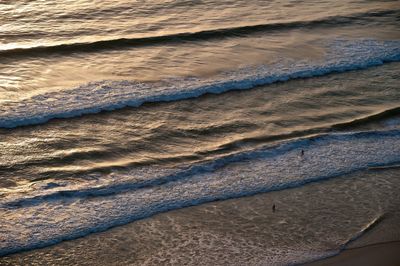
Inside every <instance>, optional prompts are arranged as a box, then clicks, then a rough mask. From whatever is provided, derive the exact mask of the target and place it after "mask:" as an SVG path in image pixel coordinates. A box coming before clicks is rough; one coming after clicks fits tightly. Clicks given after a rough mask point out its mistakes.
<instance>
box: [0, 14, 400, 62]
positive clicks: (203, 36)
mask: <svg viewBox="0 0 400 266" xmlns="http://www.w3.org/2000/svg"><path fill="white" fill-rule="evenodd" d="M399 15H400V10H382V11H375V12H364V13H358V14H353V15H348V16H331V17H326V18H321V19H317V20H311V21H293V22H285V23H270V24H257V25H249V26H239V27H232V28H223V29H214V30H205V31H199V32H183V33H176V34H170V35H160V36H148V37H138V38H118V39H110V40H98V41H93V42H76V43H62V44H55V45H47V46H30V47H20V48H10V49H4V50H0V57H20V56H44V55H49V54H53V53H57V54H69V53H77V52H97V51H101V50H107V49H113V50H115V49H126V48H129V47H137V46H147V45H157V44H163V43H177V42H185V41H202V40H210V39H221V38H228V37H238V36H243V35H248V34H252V33H257V32H264V31H276V30H279V31H282V30H290V29H297V28H302V29H304V28H315V27H335V26H341V25H344V24H351V23H360V22H370V21H373V20H374V19H375V18H377V17H387V16H393V17H396V16H399Z"/></svg>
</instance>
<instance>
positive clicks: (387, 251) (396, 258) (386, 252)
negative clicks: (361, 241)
mask: <svg viewBox="0 0 400 266" xmlns="http://www.w3.org/2000/svg"><path fill="white" fill-rule="evenodd" d="M399 251H400V240H396V241H390V242H383V243H375V244H370V245H367V246H362V247H355V248H349V249H344V250H343V251H341V252H340V253H339V254H337V255H334V256H332V257H328V258H324V259H320V260H316V261H314V262H310V263H305V264H302V265H304V266H323V265H326V266H334V265H335V266H336V265H343V266H347V265H349V266H357V265H360V266H361V265H365V266H380V265H385V266H398V265H400V253H399Z"/></svg>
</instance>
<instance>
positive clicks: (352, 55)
mask: <svg viewBox="0 0 400 266" xmlns="http://www.w3.org/2000/svg"><path fill="white" fill-rule="evenodd" d="M326 46H327V53H326V56H325V58H324V59H323V60H320V61H318V60H314V61H306V60H301V61H294V60H289V59H285V58H282V60H281V63H279V64H275V65H263V66H258V67H252V68H245V69H241V70H238V71H235V72H229V73H224V75H221V76H220V77H219V78H214V79H198V78H182V79H170V80H166V81H162V82H158V83H140V82H134V81H99V82H93V83H89V84H86V85H82V86H80V87H77V88H74V89H68V90H62V91H57V92H48V93H43V94H40V95H36V96H33V97H30V98H25V99H20V100H18V101H6V102H3V104H2V105H0V127H3V128H13V127H17V126H23V125H31V124H39V123H44V122H46V121H48V120H50V119H53V118H68V117H75V116H80V115H83V114H89V113H97V112H100V111H105V110H114V109H119V108H123V107H127V106H131V107H137V106H140V105H141V104H143V103H146V102H163V101H176V100H181V99H187V98H195V97H198V96H200V95H203V94H205V93H222V92H226V91H229V90H244V89H250V88H254V87H256V86H260V85H265V84H270V83H274V82H279V81H287V80H290V79H296V78H307V77H314V76H321V75H325V74H329V73H334V72H344V71H350V70H356V69H363V68H368V67H372V66H378V65H381V64H383V63H385V62H392V61H399V60H400V41H376V40H353V41H350V40H335V41H333V42H332V43H330V44H327V45H326Z"/></svg>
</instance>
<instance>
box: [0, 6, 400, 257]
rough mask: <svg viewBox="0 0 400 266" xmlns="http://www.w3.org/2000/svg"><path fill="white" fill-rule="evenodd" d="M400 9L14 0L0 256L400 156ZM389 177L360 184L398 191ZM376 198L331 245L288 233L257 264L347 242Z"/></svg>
mask: <svg viewBox="0 0 400 266" xmlns="http://www.w3.org/2000/svg"><path fill="white" fill-rule="evenodd" d="M399 17H400V4H399V2H398V1H371V0H369V1H367V0H357V1H323V2H321V1H289V0H282V1H255V0H254V1H253V0H252V1H153V2H150V3H148V2H142V1H101V2H98V3H96V2H92V1H64V2H62V3H60V2H55V1H46V0H42V1H12V2H8V1H6V2H1V3H0V225H1V228H0V256H5V255H10V254H14V253H19V252H22V251H27V250H32V249H36V248H40V247H47V246H49V245H52V244H55V243H59V242H61V241H64V240H69V239H75V238H78V237H82V236H87V235H89V234H91V233H94V232H100V231H104V230H107V229H109V228H111V227H115V226H118V225H125V224H128V223H131V222H134V223H135V222H136V221H139V220H141V219H145V218H150V217H153V216H154V215H157V214H159V213H169V212H174V211H176V210H179V209H182V208H183V209H182V210H183V211H184V210H185V208H186V207H190V206H194V205H201V206H202V204H206V203H210V202H214V201H220V200H227V199H237V200H242V199H243V200H245V198H242V197H244V196H251V195H256V197H257V195H268V194H269V193H271V192H272V191H275V190H283V191H285V190H289V189H290V188H297V187H301V186H303V185H305V184H307V183H310V182H315V183H319V182H323V181H324V180H327V179H335V178H343V176H347V175H354V174H356V175H357V173H359V172H365V171H368V169H376V168H377V167H378V168H380V167H383V168H385V167H391V166H393V165H397V164H400V116H399V114H400V88H399V84H400V71H399V69H400V62H399V61H400V30H399V29H400V21H399ZM303 153H304V154H303ZM371 180H372V181H371ZM373 181H374V179H373V178H372V179H371V178H364V179H361V181H357V182H360V183H361V184H360V187H368V191H376V193H378V194H382V193H384V192H385V189H387V187H385V186H376V187H374V186H371V182H372V184H373ZM363 182H364V183H363ZM341 188H342V187H341ZM396 189H398V186H397V185H393V187H392V188H391V191H394V192H393V193H394V194H396V193H395V191H396ZM399 192H400V191H399ZM260 193H261V194H260ZM265 193H266V194H265ZM346 193H356V190H349V191H347V190H346ZM339 194H340V193H336V194H334V197H339ZM262 197H264V196H262ZM267 197H268V196H267ZM302 200H305V199H304V198H303V199H302ZM360 200H361V201H363V200H365V201H366V200H367V198H365V197H364V198H363V197H361V199H360ZM249 202H251V201H249ZM337 204H340V206H341V207H343V206H342V205H343V204H344V205H346V204H348V205H346V206H347V207H349V208H350V207H351V206H352V204H354V202H352V201H349V202H343V201H341V200H339V199H338V200H331V201H330V203H329V204H327V205H329V206H326V208H332V209H334V208H336V207H338V205H337ZM201 206H199V207H200V208H201ZM222 206H224V205H222ZM246 206H247V205H246ZM366 206H372V207H370V209H368V207H367V211H366V212H365V215H364V216H363V215H362V214H360V219H358V220H357V221H358V222H355V223H354V224H353V225H352V227H351V230H349V228H350V225H349V226H348V227H345V226H344V227H338V228H335V232H336V234H337V235H336V236H337V238H332V237H331V236H329V235H324V234H322V233H321V234H318V239H320V240H321V241H322V242H321V243H324V244H320V249H319V250H317V251H316V249H317V247H318V243H315V245H313V246H309V245H307V244H304V245H303V246H302V245H297V244H296V245H295V244H293V246H290V245H287V240H288V239H291V237H290V234H291V233H292V232H291V231H284V230H283V231H282V232H280V239H281V241H282V243H279V241H280V240H279V239H275V240H274V241H275V242H273V244H274V245H276V247H280V252H281V253H279V252H275V253H273V254H275V255H268V254H267V255H265V254H260V252H258V254H260V259H255V260H254V262H257V263H265V264H279V265H280V264H291V263H295V262H299V261H301V262H304V261H307V260H311V259H315V258H318V257H324V256H328V255H330V254H332V252H333V253H334V252H337V251H338V250H340V248H341V247H342V246H343V244H344V243H347V242H348V241H349V240H351V239H353V238H355V237H357V236H358V235H359V234H360V233H362V232H363V229H364V228H365V227H367V226H368V224H370V223H373V221H374V219H376V217H380V216H381V215H382V213H381V211H382V210H376V208H374V207H373V205H370V203H368V204H367V205H366ZM239 211H241V212H244V210H243V209H240V210H239ZM290 215H295V216H294V217H297V216H296V215H299V214H293V213H291V214H290ZM298 217H300V216H298ZM199 219H201V218H200V217H199ZM292 219H293V217H292ZM306 224H307V220H306V219H304V217H303V218H302V219H298V224H297V225H296V226H297V227H299V228H301V226H302V225H306ZM227 226H229V225H227ZM271 226H273V224H271ZM316 226H317V227H316V228H315V232H324V230H323V228H325V227H326V224H324V223H322V222H320V223H318V224H317V225H316ZM318 226H320V227H318ZM297 227H296V228H297ZM171 234H172V232H171ZM285 234H286V235H285ZM338 239H340V241H339V240H338ZM155 241H156V240H155ZM249 241H250V240H249ZM314 242H315V241H314ZM270 244H271V243H269V244H268V245H270ZM327 246H329V247H330V248H329V249H328V248H326V247H327ZM258 249H260V247H257V250H258ZM261 249H262V248H261ZM266 250H267V249H266ZM161 253H162V252H161ZM221 253H223V251H222V250H221ZM261 253H262V252H261ZM276 254H294V255H293V256H286V257H285V258H284V259H279V258H280V257H279V255H276ZM178 255H179V254H178ZM193 256H195V255H193ZM290 258H293V259H290ZM194 261H196V260H194ZM0 262H1V257H0ZM130 263H132V262H130ZM150 264H151V263H150Z"/></svg>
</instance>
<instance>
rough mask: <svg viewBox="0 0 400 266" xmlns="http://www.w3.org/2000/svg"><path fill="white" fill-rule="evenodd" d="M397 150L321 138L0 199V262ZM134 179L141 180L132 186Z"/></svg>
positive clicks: (391, 155)
mask: <svg viewBox="0 0 400 266" xmlns="http://www.w3.org/2000/svg"><path fill="white" fill-rule="evenodd" d="M301 149H303V150H304V151H305V154H304V155H303V156H302V155H301V152H300V151H301ZM399 151H400V131H398V130H392V131H383V132H358V133H344V134H328V135H321V136H317V137H312V138H306V139H299V140H292V141H286V142H283V143H281V144H279V145H277V146H271V147H265V148H263V149H260V150H255V151H252V152H246V153H241V154H237V155H233V156H227V157H225V158H223V159H219V160H217V161H213V162H210V163H207V164H202V165H193V166H192V167H190V168H188V169H186V170H176V171H175V172H173V171H166V172H164V173H166V174H167V175H165V176H164V175H163V172H162V171H160V170H159V169H154V168H152V167H149V168H148V169H147V170H143V169H139V171H138V172H135V169H132V170H130V172H128V173H124V174H117V173H113V174H114V177H113V180H115V181H118V180H119V179H121V180H122V181H120V183H119V184H118V183H117V184H114V183H113V182H108V181H107V182H108V183H107V184H102V185H98V186H97V187H91V188H89V187H88V188H79V189H78V188H77V187H68V186H65V187H57V186H50V187H48V188H44V189H43V191H44V192H42V194H40V195H39V194H35V193H36V192H34V193H33V194H31V193H29V192H28V193H26V194H27V195H25V196H24V198H21V197H20V196H18V199H17V198H12V197H5V198H3V199H2V201H1V203H0V211H1V213H2V214H3V215H2V216H3V218H2V230H0V239H2V241H1V242H0V255H5V254H9V253H13V252H18V251H21V250H26V249H31V248H36V247H42V246H47V245H49V244H53V243H57V242H59V241H62V240H65V239H72V238H76V237H79V236H83V235H86V234H89V233H92V232H96V231H102V230H105V229H107V228H110V227H112V226H116V225H121V224H125V223H128V222H131V221H134V220H137V219H141V218H145V217H149V216H151V215H154V214H156V213H159V212H165V211H168V210H173V209H177V208H183V207H187V206H191V205H197V204H201V203H205V202H210V201H215V200H218V199H228V198H236V197H241V196H245V195H252V194H256V193H261V192H267V191H272V190H278V189H285V188H289V187H296V186H299V185H302V184H305V183H307V182H313V181H318V180H322V179H327V178H332V177H335V176H339V175H342V174H346V173H351V172H354V171H357V170H362V169H367V168H368V167H371V166H379V165H387V164H391V163H395V162H398V161H399V160H400V153H399ZM152 171H154V177H153V178H151V173H152ZM141 175H145V176H146V177H145V178H147V180H144V181H138V179H137V178H138V177H141ZM129 177H130V178H131V179H130V180H129ZM104 180H106V179H104Z"/></svg>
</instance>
